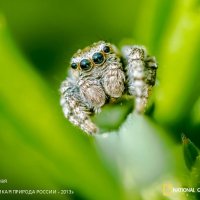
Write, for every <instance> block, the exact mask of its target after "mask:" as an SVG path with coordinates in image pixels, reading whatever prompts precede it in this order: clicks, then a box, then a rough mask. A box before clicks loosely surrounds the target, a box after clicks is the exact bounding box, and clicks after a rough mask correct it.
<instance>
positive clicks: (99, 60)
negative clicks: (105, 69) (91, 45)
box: [92, 52, 104, 64]
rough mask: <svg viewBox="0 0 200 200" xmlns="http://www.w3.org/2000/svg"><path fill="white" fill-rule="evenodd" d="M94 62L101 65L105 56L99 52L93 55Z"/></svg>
mask: <svg viewBox="0 0 200 200" xmlns="http://www.w3.org/2000/svg"><path fill="white" fill-rule="evenodd" d="M92 60H93V62H94V63H95V64H101V63H103V61H104V56H103V54H102V53H99V52H97V53H94V54H93V56H92Z"/></svg>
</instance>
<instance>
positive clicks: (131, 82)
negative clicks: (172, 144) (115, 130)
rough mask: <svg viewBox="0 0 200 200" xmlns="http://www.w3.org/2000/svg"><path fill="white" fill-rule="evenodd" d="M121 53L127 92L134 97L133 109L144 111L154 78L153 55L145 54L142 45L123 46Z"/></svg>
mask: <svg viewBox="0 0 200 200" xmlns="http://www.w3.org/2000/svg"><path fill="white" fill-rule="evenodd" d="M122 54H123V56H124V58H125V61H126V76H127V84H128V92H129V94H131V95H133V96H134V97H135V109H136V111H137V112H138V113H143V112H144V111H145V108H146V105H147V103H148V98H149V95H150V93H151V90H152V87H153V86H154V84H155V80H156V69H157V63H156V60H155V57H150V56H147V52H146V49H145V48H144V47H143V46H137V45H135V46H125V47H123V48H122Z"/></svg>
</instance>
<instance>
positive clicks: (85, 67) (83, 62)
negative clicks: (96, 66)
mask: <svg viewBox="0 0 200 200" xmlns="http://www.w3.org/2000/svg"><path fill="white" fill-rule="evenodd" d="M80 66H81V69H83V70H88V69H90V68H91V66H92V65H91V62H90V61H89V60H88V59H83V60H81V62H80Z"/></svg>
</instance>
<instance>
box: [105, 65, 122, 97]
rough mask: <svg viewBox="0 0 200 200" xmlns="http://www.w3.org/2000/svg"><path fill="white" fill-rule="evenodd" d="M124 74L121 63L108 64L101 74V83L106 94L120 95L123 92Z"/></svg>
mask: <svg viewBox="0 0 200 200" xmlns="http://www.w3.org/2000/svg"><path fill="white" fill-rule="evenodd" d="M124 82H125V74H124V72H123V71H122V66H121V64H120V65H119V64H115V63H114V64H109V65H108V67H107V69H106V72H105V74H104V75H103V76H102V84H103V87H104V90H105V92H106V94H108V95H109V96H110V97H113V98H118V97H121V96H122V94H123V92H124Z"/></svg>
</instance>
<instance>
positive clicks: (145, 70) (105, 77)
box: [60, 41, 157, 134]
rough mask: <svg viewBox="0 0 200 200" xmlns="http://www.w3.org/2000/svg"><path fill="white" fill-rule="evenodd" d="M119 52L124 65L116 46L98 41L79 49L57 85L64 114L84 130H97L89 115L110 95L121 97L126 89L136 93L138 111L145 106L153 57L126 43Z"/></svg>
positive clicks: (153, 72) (153, 69) (154, 66)
mask: <svg viewBox="0 0 200 200" xmlns="http://www.w3.org/2000/svg"><path fill="white" fill-rule="evenodd" d="M122 54H123V56H124V60H125V64H124V66H122V63H121V58H120V55H119V51H118V50H117V48H116V47H115V46H114V45H112V44H110V43H106V42H104V41H100V42H98V43H94V44H92V45H91V46H89V47H86V48H85V49H83V50H78V51H77V52H76V53H75V54H74V56H73V57H72V59H71V72H70V76H69V77H67V79H66V80H64V81H63V82H62V84H61V88H60V92H61V106H62V108H63V112H64V115H65V117H67V118H68V119H69V121H71V122H72V123H73V124H75V125H77V126H79V127H80V128H81V129H82V130H84V131H85V132H86V133H89V134H93V133H96V132H97V131H98V128H97V127H96V125H95V124H94V123H92V121H91V120H90V115H91V114H93V113H97V112H99V111H100V108H101V107H102V106H103V105H104V104H105V103H106V102H108V100H109V99H113V98H114V99H115V98H119V97H121V96H122V95H123V93H124V92H125V91H128V94H129V95H132V96H134V97H135V100H136V105H135V107H136V111H137V112H139V113H141V112H143V111H144V109H145V107H146V104H147V99H148V97H149V93H150V91H151V88H152V86H153V85H154V84H155V78H156V69H157V64H156V61H155V58H154V57H149V56H147V54H146V50H145V48H144V47H141V46H125V47H123V49H122ZM125 77H126V78H125ZM125 79H126V80H125ZM125 83H126V84H125ZM125 85H127V90H125V88H124V87H125Z"/></svg>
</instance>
